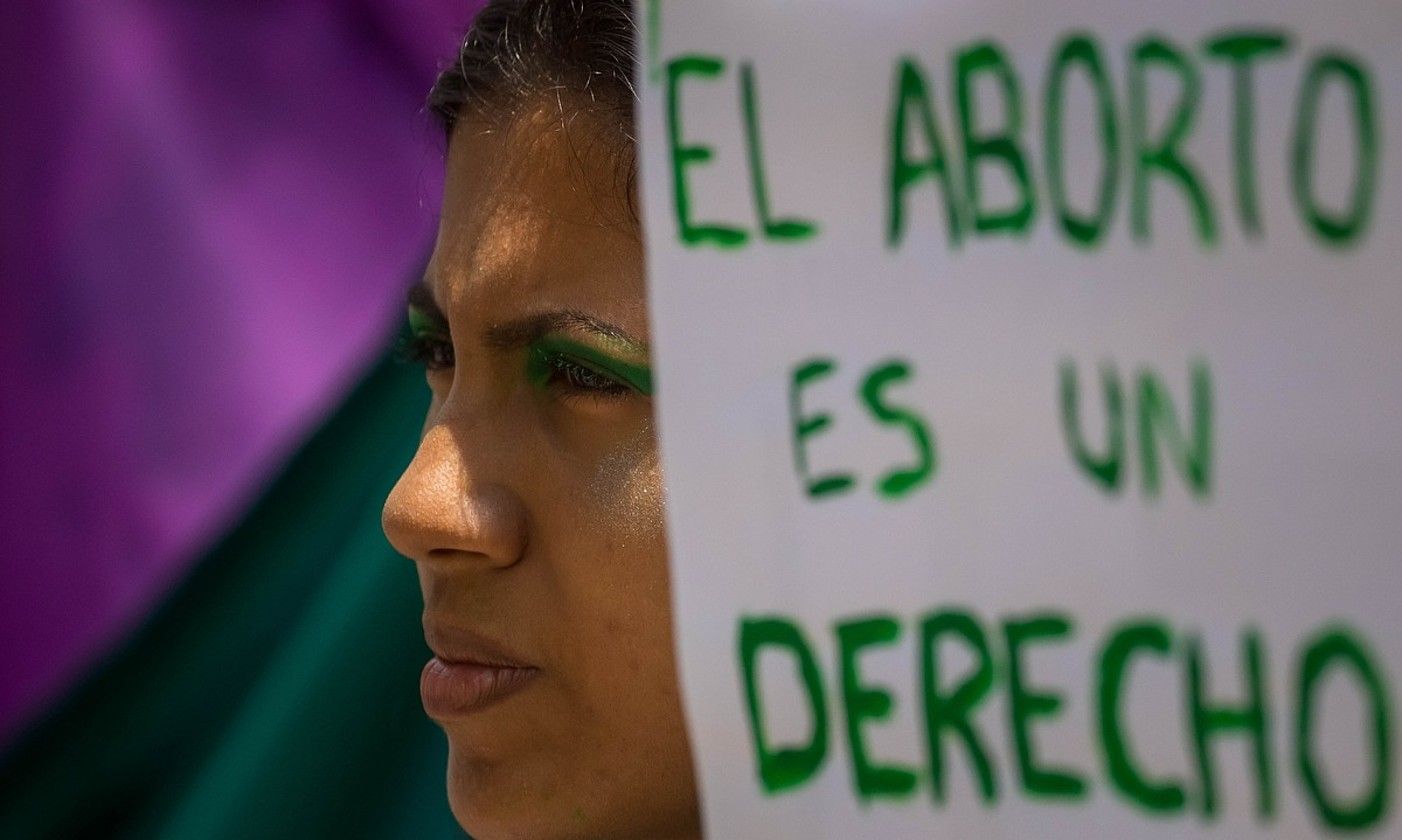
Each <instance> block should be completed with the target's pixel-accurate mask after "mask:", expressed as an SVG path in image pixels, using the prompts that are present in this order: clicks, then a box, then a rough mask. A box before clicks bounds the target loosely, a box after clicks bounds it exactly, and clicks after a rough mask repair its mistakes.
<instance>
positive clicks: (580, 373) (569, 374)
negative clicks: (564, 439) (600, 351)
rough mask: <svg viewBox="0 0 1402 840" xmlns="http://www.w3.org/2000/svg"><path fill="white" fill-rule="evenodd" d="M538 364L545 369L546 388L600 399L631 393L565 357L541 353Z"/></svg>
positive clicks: (594, 371) (616, 382)
mask: <svg viewBox="0 0 1402 840" xmlns="http://www.w3.org/2000/svg"><path fill="white" fill-rule="evenodd" d="M540 362H541V364H543V366H544V367H545V376H544V380H545V382H544V384H545V385H546V386H547V387H550V388H558V389H562V390H565V391H572V392H576V393H586V394H589V395H592V396H601V397H621V396H625V395H627V394H630V393H633V389H632V388H631V387H629V386H628V385H627V384H625V383H623V382H620V381H618V380H617V379H615V378H614V377H612V376H610V375H609V374H607V373H604V372H603V371H600V370H596V369H594V368H593V367H591V366H589V365H588V364H586V363H584V362H581V361H579V360H577V359H573V358H570V357H569V356H567V355H564V354H561V353H542V354H541V359H540Z"/></svg>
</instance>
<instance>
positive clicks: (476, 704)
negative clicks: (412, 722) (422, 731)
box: [419, 622, 540, 721]
mask: <svg viewBox="0 0 1402 840" xmlns="http://www.w3.org/2000/svg"><path fill="white" fill-rule="evenodd" d="M424 638H425V640H426V641H427V642H428V646H429V648H430V649H431V650H432V651H433V653H434V657H433V658H432V659H430V660H429V661H428V664H427V665H425V666H424V670H423V674H422V675H421V676H420V678H419V694H420V696H421V697H422V699H423V705H424V711H425V712H427V713H428V716H429V717H431V718H433V719H434V720H437V721H443V720H451V719H455V718H461V717H466V716H468V715H471V714H474V713H476V712H480V711H482V710H483V709H486V708H488V707H490V706H493V705H495V704H497V703H499V702H501V701H502V700H505V699H506V698H508V697H510V696H511V695H513V694H515V693H516V692H518V691H520V690H522V689H523V688H525V687H526V686H527V685H528V684H529V683H530V682H531V680H532V679H534V678H535V676H536V675H537V674H539V673H540V669H539V668H536V667H533V666H531V665H528V664H526V663H524V662H522V661H520V660H519V659H517V658H515V657H513V656H511V655H510V654H509V653H507V652H505V651H504V650H502V649H501V648H500V647H499V646H498V645H496V644H495V643H493V642H491V641H489V640H487V639H485V638H483V637H480V636H477V635H476V634H474V633H471V632H468V631H461V630H452V629H449V628H445V627H440V626H436V625H431V624H429V623H428V622H425V623H424Z"/></svg>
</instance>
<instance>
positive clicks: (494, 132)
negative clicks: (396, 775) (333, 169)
mask: <svg viewBox="0 0 1402 840" xmlns="http://www.w3.org/2000/svg"><path fill="white" fill-rule="evenodd" d="M566 116H569V115H566ZM591 123H592V119H591V118H590V117H589V116H588V115H587V114H585V115H579V116H577V117H575V118H574V119H572V120H569V121H568V127H567V128H566V127H563V126H564V125H565V121H563V120H562V119H561V117H560V114H559V112H558V111H557V109H556V106H555V102H554V99H553V98H552V99H551V103H550V107H549V108H548V109H547V108H542V109H540V110H539V111H538V112H536V113H535V114H533V115H528V116H525V117H522V118H519V119H517V120H515V121H514V122H512V123H511V124H510V125H506V126H502V125H491V126H488V125H486V124H485V123H480V122H475V121H471V120H468V121H464V122H462V123H460V124H459V126H458V127H457V129H456V130H455V132H454V136H453V138H452V142H451V144H450V148H449V154H448V166H447V186H446V192H445V197H444V202H443V212H442V221H441V225H440V228H439V231H438V240H437V243H436V245H435V248H434V253H433V257H432V260H431V261H430V264H429V269H428V272H427V277H426V280H425V282H424V284H423V286H422V287H421V288H420V289H419V290H417V291H416V292H415V294H414V295H413V296H411V307H410V319H411V322H412V326H413V329H414V334H415V337H416V338H415V352H416V354H417V355H419V356H420V357H421V358H423V359H424V361H425V365H426V367H427V369H428V373H427V377H428V383H429V386H430V388H431V389H432V392H433V401H432V404H431V405H430V407H429V410H428V417H427V419H426V420H425V423H424V432H423V440H422V442H421V443H420V445H419V450H418V453H417V455H416V456H415V457H414V460H413V462H412V463H411V464H410V465H409V467H408V469H407V470H405V472H404V475H403V477H401V478H400V480H399V483H398V485H396V486H395V488H394V490H393V492H392V493H391V494H390V497H389V499H388V501H387V502H386V503H385V510H384V526H385V533H386V534H387V535H388V536H389V539H390V541H391V542H392V543H393V544H394V547H395V548H396V549H398V550H399V551H400V552H401V553H403V554H404V555H406V556H407V557H410V558H411V559H413V561H414V563H415V565H416V566H417V567H418V576H419V584H420V586H421V587H422V589H423V597H424V615H423V621H424V632H425V636H426V638H427V641H428V645H429V647H430V648H432V650H433V652H434V654H435V658H434V659H433V660H432V661H430V663H429V664H428V666H427V667H426V668H425V670H424V676H423V681H422V685H421V689H422V692H423V696H424V706H425V709H426V710H427V711H428V713H429V715H430V716H431V717H433V718H434V719H435V720H436V721H437V722H438V723H439V724H440V725H441V726H442V727H443V729H444V731H445V732H446V733H447V735H448V743H449V759H448V794H449V799H450V802H451V805H452V809H453V813H454V815H455V816H456V817H457V819H458V821H459V822H460V823H462V825H463V826H464V827H465V828H466V829H467V830H468V831H469V832H471V833H472V834H474V835H475V836H476V837H479V838H482V840H494V838H506V837H521V838H553V837H590V838H593V837H648V838H665V837H671V836H686V835H695V834H697V833H698V828H697V819H698V818H697V809H696V797H695V791H694V784H693V777H692V767H691V758H690V753H689V750H688V746H687V741H686V735H685V731H684V728H683V723H682V713H681V706H680V700H679V698H678V694H677V679H676V674H675V669H674V664H673V658H672V636H671V617H670V597H669V593H668V585H667V565H666V547H665V543H664V536H663V522H662V483H661V474H660V471H659V467H658V459H657V446H656V442H655V437H654V430H653V401H652V397H651V390H652V386H651V377H650V373H649V367H648V366H649V358H648V350H647V347H648V344H647V342H648V330H647V318H646V309H645V304H644V283H643V261H642V249H641V244H640V242H639V238H638V233H637V230H636V226H635V224H634V223H633V222H632V220H631V216H630V214H629V212H628V208H627V205H626V198H625V194H624V192H623V190H624V185H625V183H626V180H625V179H624V178H622V177H620V175H619V172H618V167H617V164H616V161H615V153H614V147H613V146H612V145H611V141H609V140H606V139H604V138H602V137H601V135H600V134H599V133H597V132H595V131H593V130H591Z"/></svg>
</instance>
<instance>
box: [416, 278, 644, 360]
mask: <svg viewBox="0 0 1402 840" xmlns="http://www.w3.org/2000/svg"><path fill="white" fill-rule="evenodd" d="M408 303H409V306H411V307H413V308H415V309H418V310H419V311H421V312H423V313H424V314H425V315H427V316H428V317H429V318H432V319H434V320H436V321H441V322H443V323H447V321H448V318H447V316H446V315H444V314H443V308H442V307H441V306H439V305H438V301H437V300H435V299H434V297H433V289H432V286H431V285H430V284H429V282H428V280H427V279H424V280H420V281H419V282H417V283H415V284H414V285H413V286H412V287H411V288H410V289H409V295H408ZM570 331H582V332H586V333H593V334H594V335H597V336H600V337H602V338H606V339H609V340H611V341H613V342H616V343H618V344H621V345H623V346H624V348H625V349H628V350H631V351H633V352H635V353H638V354H640V355H644V356H645V355H647V354H648V344H647V342H646V341H643V340H642V339H640V338H637V337H635V336H633V335H631V334H629V333H628V332H627V331H626V330H624V329H623V328H622V327H619V326H617V325H616V324H611V323H609V322H608V321H605V320H603V319H600V318H596V317H594V316H593V315H590V314H588V313H585V312H580V311H579V310H576V309H553V310H549V311H546V312H540V313H536V314H534V315H527V316H525V317H522V318H517V319H514V320H511V321H506V322H503V323H499V324H493V325H491V326H490V327H488V328H487V331H486V335H485V338H484V343H485V344H486V345H487V346H488V347H492V348H494V349H497V350H514V349H519V348H521V347H527V346H529V345H531V344H532V343H534V342H536V341H538V340H540V339H541V338H544V337H545V336H547V335H550V334H551V333H557V332H570Z"/></svg>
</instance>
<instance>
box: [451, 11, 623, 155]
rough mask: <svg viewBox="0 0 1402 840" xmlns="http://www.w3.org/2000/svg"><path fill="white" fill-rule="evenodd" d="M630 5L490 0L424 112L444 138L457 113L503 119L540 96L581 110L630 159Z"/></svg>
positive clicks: (563, 106) (458, 114)
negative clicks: (596, 121)
mask: <svg viewBox="0 0 1402 840" xmlns="http://www.w3.org/2000/svg"><path fill="white" fill-rule="evenodd" d="M631 6H632V3H631V0H491V2H489V3H488V4H487V6H486V7H485V8H484V9H482V11H481V12H479V13H478V15H477V18H476V20H474V21H473V24H472V28H471V29H470V30H468V33H467V37H466V38H465V39H464V40H463V44H462V48H461V49H460V50H459V51H458V55H457V58H456V60H455V61H454V62H453V63H452V64H451V65H450V66H448V67H446V68H445V69H444V70H443V71H442V73H441V74H440V75H439V76H438V81H437V83H435V84H434V86H433V90H432V92H431V93H429V97H428V108H429V110H430V111H431V112H432V113H433V114H434V115H435V116H437V117H438V119H439V121H440V122H441V123H442V124H443V127H444V129H445V130H446V131H447V133H448V134H449V136H450V137H451V135H452V132H453V128H454V126H456V125H457V124H458V122H459V120H460V118H461V116H462V112H463V109H464V108H473V109H475V110H476V111H477V112H478V113H479V115H481V116H488V117H490V116H497V117H501V116H506V117H508V118H509V117H510V116H512V115H514V114H515V112H516V109H517V108H519V107H521V106H523V105H525V104H528V103H531V102H533V101H537V100H540V99H543V98H547V97H548V98H549V99H553V100H555V101H557V102H559V103H560V107H561V109H562V114H561V119H562V120H565V119H566V117H567V115H566V114H565V113H563V110H564V109H565V108H571V109H576V110H585V111H588V112H589V113H591V114H592V115H593V116H595V117H596V118H598V119H600V120H602V121H603V124H604V126H605V127H607V128H610V129H614V130H616V131H617V132H618V139H619V141H620V143H621V145H624V146H626V147H627V151H628V152H629V157H632V154H631V153H632V147H633V145H634V138H633V112H634V102H635V100H636V98H637V92H636V90H635V89H634V87H633V57H634V51H635V48H634V42H635V38H634V27H633V14H632V8H631Z"/></svg>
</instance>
